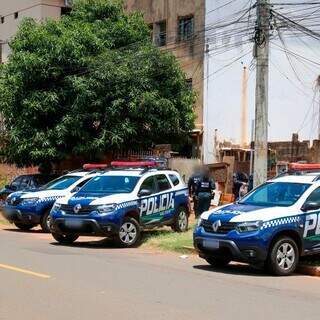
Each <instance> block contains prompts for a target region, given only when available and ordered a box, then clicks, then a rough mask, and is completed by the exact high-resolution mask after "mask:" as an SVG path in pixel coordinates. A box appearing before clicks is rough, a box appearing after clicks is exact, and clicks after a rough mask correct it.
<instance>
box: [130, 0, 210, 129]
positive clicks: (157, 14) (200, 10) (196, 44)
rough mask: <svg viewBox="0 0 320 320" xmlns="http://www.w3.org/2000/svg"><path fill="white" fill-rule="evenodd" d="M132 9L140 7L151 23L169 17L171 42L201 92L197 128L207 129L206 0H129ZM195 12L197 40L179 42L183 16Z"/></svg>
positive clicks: (174, 51) (168, 41)
mask: <svg viewBox="0 0 320 320" xmlns="http://www.w3.org/2000/svg"><path fill="white" fill-rule="evenodd" d="M125 3H126V5H125V6H126V9H127V10H128V11H140V12H142V13H143V14H144V17H145V20H146V21H147V22H148V23H149V24H154V23H156V22H159V21H163V20H166V23H167V45H166V46H164V47H163V49H164V50H168V51H171V52H172V53H173V54H174V55H175V56H176V57H177V58H178V60H179V62H180V64H181V66H182V68H183V70H184V72H185V73H186V76H187V78H188V79H189V78H192V83H193V88H194V89H195V91H196V92H197V94H198V99H197V102H196V106H195V111H196V115H197V120H196V128H197V129H201V130H202V129H203V72H204V71H203V59H204V33H203V30H204V16H205V1H204V0H197V1H195V0H126V1H125ZM191 14H193V15H194V19H195V27H194V32H195V37H194V39H193V40H189V41H185V42H178V39H177V35H178V19H179V17H184V16H189V15H191Z"/></svg>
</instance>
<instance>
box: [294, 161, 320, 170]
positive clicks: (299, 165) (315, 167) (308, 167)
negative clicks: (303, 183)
mask: <svg viewBox="0 0 320 320" xmlns="http://www.w3.org/2000/svg"><path fill="white" fill-rule="evenodd" d="M288 169H289V170H320V164H307V163H289V164H288Z"/></svg>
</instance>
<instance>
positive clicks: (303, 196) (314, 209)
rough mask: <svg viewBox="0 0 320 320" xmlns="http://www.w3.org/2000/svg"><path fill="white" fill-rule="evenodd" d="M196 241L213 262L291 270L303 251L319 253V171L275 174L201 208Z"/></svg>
mask: <svg viewBox="0 0 320 320" xmlns="http://www.w3.org/2000/svg"><path fill="white" fill-rule="evenodd" d="M194 246H195V248H196V249H197V250H198V252H199V256H200V257H201V258H203V259H205V260H206V261H207V262H208V263H209V264H211V265H212V266H223V265H227V264H228V263H229V262H230V261H232V260H233V261H239V262H247V263H250V264H255V265H260V266H261V265H263V266H266V267H267V268H268V269H269V271H270V272H271V273H273V274H275V275H288V274H291V273H292V272H294V270H295V269H296V267H297V264H298V262H299V258H300V257H301V256H306V255H313V254H319V253H320V174H319V173H318V174H316V173H309V174H304V175H289V176H282V177H278V178H275V179H273V180H270V181H268V182H266V183H265V184H262V185H261V186H259V187H257V188H256V189H254V190H253V191H251V192H250V193H249V194H247V195H246V196H245V197H244V198H242V199H241V200H239V201H238V202H236V203H234V204H229V205H225V206H222V207H218V208H215V209H213V210H209V211H207V212H205V213H203V214H202V215H201V218H200V219H199V221H198V224H197V227H196V228H195V230H194Z"/></svg>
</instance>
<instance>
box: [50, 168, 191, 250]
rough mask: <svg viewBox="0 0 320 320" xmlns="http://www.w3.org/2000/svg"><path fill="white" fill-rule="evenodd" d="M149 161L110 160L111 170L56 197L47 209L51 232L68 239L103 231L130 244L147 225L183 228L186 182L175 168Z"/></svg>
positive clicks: (64, 240)
mask: <svg viewBox="0 0 320 320" xmlns="http://www.w3.org/2000/svg"><path fill="white" fill-rule="evenodd" d="M153 165H154V163H153V162H143V163H142V162H136V163H133V162H128V163H127V162H113V163H112V166H113V169H110V170H107V171H106V172H105V173H104V174H102V175H100V176H97V177H95V178H93V179H92V180H91V181H90V182H88V183H87V184H86V185H85V186H84V187H83V188H82V189H81V190H80V191H79V192H77V193H76V194H73V195H70V196H67V197H65V198H63V199H59V200H57V202H56V203H55V205H54V207H53V209H52V211H51V232H52V235H53V237H54V238H55V239H56V240H57V241H58V242H60V243H69V244H70V243H72V242H74V241H75V240H76V239H77V238H78V237H79V236H93V235H94V236H103V237H110V238H112V239H115V240H116V242H117V243H118V245H120V246H122V247H131V246H134V245H136V244H137V243H138V242H139V239H140V232H141V231H142V230H144V229H147V228H154V227H159V226H163V225H168V226H171V227H172V229H173V230H175V231H177V232H184V231H186V230H187V229H188V218H189V198H188V190H187V187H186V185H185V184H184V182H183V181H182V179H181V177H180V176H179V174H178V173H177V172H175V171H173V170H158V169H155V168H153V167H151V168H150V166H153ZM144 167H146V168H144Z"/></svg>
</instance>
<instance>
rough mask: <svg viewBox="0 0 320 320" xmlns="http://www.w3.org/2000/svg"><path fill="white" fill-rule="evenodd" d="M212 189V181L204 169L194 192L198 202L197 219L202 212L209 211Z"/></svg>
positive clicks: (213, 183) (213, 185) (207, 171)
mask: <svg viewBox="0 0 320 320" xmlns="http://www.w3.org/2000/svg"><path fill="white" fill-rule="evenodd" d="M214 189H215V182H214V179H213V178H212V177H211V174H210V170H209V169H208V168H207V167H205V168H204V170H203V176H202V177H201V178H200V179H199V181H198V182H197V186H196V191H195V195H196V197H197V200H198V206H197V210H196V217H199V216H200V215H201V214H202V213H203V212H205V211H207V210H209V208H210V203H211V199H212V196H213V191H214Z"/></svg>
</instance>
